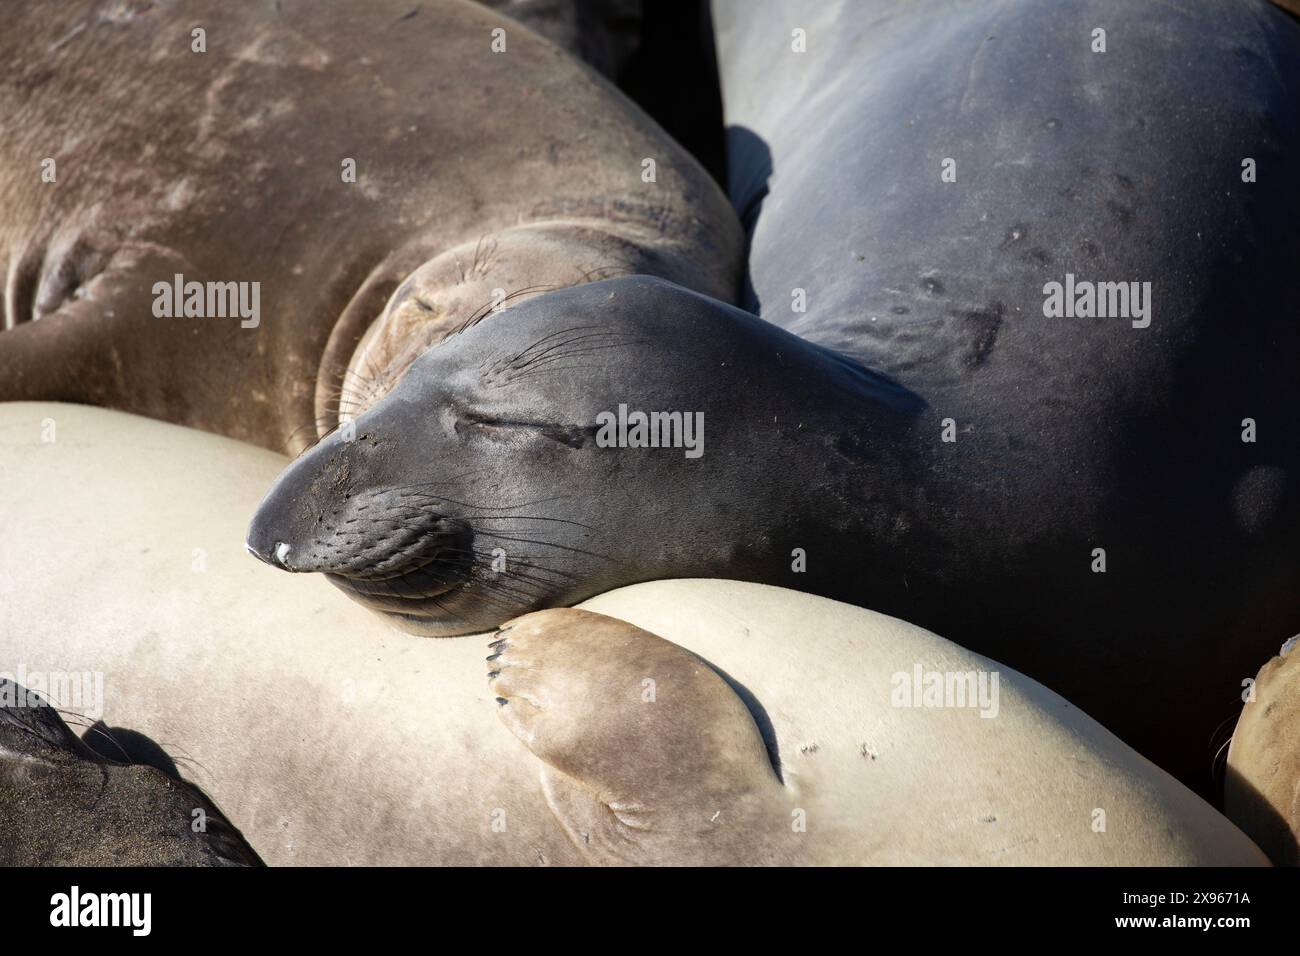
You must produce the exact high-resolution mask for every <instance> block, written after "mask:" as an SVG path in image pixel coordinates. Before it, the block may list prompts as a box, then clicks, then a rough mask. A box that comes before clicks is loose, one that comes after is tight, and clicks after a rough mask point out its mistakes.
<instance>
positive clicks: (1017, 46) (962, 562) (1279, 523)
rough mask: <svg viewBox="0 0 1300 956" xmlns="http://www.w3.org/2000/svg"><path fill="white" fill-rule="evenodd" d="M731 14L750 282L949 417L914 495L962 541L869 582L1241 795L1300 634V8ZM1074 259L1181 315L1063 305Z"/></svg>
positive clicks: (918, 465)
mask: <svg viewBox="0 0 1300 956" xmlns="http://www.w3.org/2000/svg"><path fill="white" fill-rule="evenodd" d="M714 14H715V20H716V24H717V31H718V43H719V61H720V64H721V70H722V81H723V89H724V100H725V110H726V114H727V122H728V126H729V130H728V140H729V146H730V176H731V192H732V198H733V201H734V202H735V204H736V205H737V208H738V209H739V210H740V211H741V212H742V218H743V219H744V220H745V222H746V225H747V227H749V228H750V230H751V242H752V248H751V253H750V257H749V271H750V282H751V288H750V290H749V291H748V292H747V301H746V302H745V303H744V304H745V305H746V306H747V307H749V308H751V309H752V310H754V311H757V312H760V314H761V315H762V316H763V317H764V318H765V319H767V320H769V321H771V322H774V323H777V324H778V325H781V326H783V327H785V328H787V329H789V330H790V331H792V332H794V333H796V334H798V335H800V336H802V337H804V338H806V339H809V340H811V341H813V342H816V343H818V344H820V345H823V346H826V347H829V348H831V349H834V350H836V351H838V352H840V353H841V354H845V355H848V356H851V357H853V358H854V359H857V360H859V361H861V362H863V363H864V364H866V365H867V366H869V367H871V368H872V369H875V370H878V371H880V372H882V373H884V374H885V375H888V376H890V377H892V378H893V379H894V380H896V381H897V382H898V383H899V384H900V385H902V386H903V387H905V388H906V389H908V390H909V391H911V392H913V393H914V394H915V395H916V396H918V398H920V399H922V400H923V401H924V403H925V405H926V409H925V412H924V413H923V414H922V415H920V416H919V417H918V419H917V422H916V426H917V435H918V439H919V440H918V442H917V444H916V445H915V446H914V448H913V453H914V458H913V460H912V461H911V464H910V467H909V469H908V475H907V477H906V479H905V480H906V481H908V483H909V485H910V487H909V488H907V489H899V491H898V494H899V495H900V496H901V497H903V498H905V499H907V501H908V502H909V504H910V508H909V509H908V511H909V512H910V514H909V515H908V517H907V518H906V519H904V518H902V517H900V521H902V520H907V521H910V522H912V523H913V525H914V526H915V528H916V529H920V528H922V527H924V528H925V529H926V530H927V531H928V534H925V535H918V534H915V533H913V534H904V535H903V536H902V538H901V540H900V542H899V546H898V547H897V549H896V551H895V552H894V553H895V555H896V558H897V561H896V564H895V566H894V569H893V573H892V576H891V577H892V579H891V580H889V581H874V582H870V583H869V584H868V585H867V587H866V588H865V589H864V590H863V592H861V593H860V594H859V595H858V596H857V600H858V601H860V602H862V603H865V604H866V605H867V606H869V607H873V608H876V609H879V610H885V611H888V612H889V613H896V614H899V615H900V616H902V617H905V618H907V619H908V620H912V621H916V622H918V623H921V624H924V625H925V626H928V627H932V628H934V629H936V630H938V631H939V632H940V633H943V634H946V635H947V636H949V637H950V638H952V639H953V640H956V641H957V642H959V643H962V644H964V645H966V646H968V647H971V648H974V649H976V650H979V651H980V652H983V653H988V654H991V655H993V656H995V657H998V658H1000V659H1002V660H1005V661H1006V662H1007V663H1009V664H1012V665H1014V666H1016V667H1019V668H1021V669H1023V670H1025V671H1026V672H1028V673H1030V674H1032V675H1034V676H1035V677H1037V678H1039V679H1041V680H1043V681H1045V682H1046V683H1047V684H1048V685H1049V686H1051V687H1052V688H1053V689H1054V690H1056V691H1058V692H1061V693H1063V694H1064V695H1065V696H1066V697H1067V698H1069V699H1070V700H1071V701H1073V702H1074V703H1076V704H1078V705H1080V706H1082V707H1084V708H1085V709H1086V710H1087V711H1088V712H1090V713H1092V714H1094V715H1095V716H1097V717H1099V718H1101V719H1102V720H1103V722H1105V723H1107V724H1108V725H1109V726H1111V727H1112V728H1113V729H1115V730H1116V731H1117V732H1119V733H1120V735H1121V736H1122V737H1123V738H1124V739H1126V740H1127V741H1128V742H1130V743H1132V744H1134V745H1136V746H1137V747H1138V748H1139V749H1140V750H1143V751H1144V752H1146V753H1149V754H1156V755H1159V756H1160V757H1162V758H1163V760H1164V761H1165V763H1166V765H1167V766H1170V767H1171V768H1175V769H1176V770H1177V771H1178V772H1180V773H1181V774H1182V775H1183V776H1184V779H1187V780H1189V781H1191V782H1193V783H1194V784H1195V785H1198V786H1204V785H1206V784H1208V783H1209V769H1210V764H1211V757H1212V753H1213V747H1212V745H1211V740H1210V737H1211V734H1212V731H1213V729H1214V727H1215V725H1216V724H1217V723H1218V722H1219V721H1220V720H1222V719H1223V718H1224V717H1226V716H1227V715H1228V714H1229V713H1230V709H1231V704H1232V701H1233V697H1234V694H1235V692H1236V689H1237V688H1238V687H1239V682H1240V680H1241V679H1243V678H1245V677H1248V676H1250V674H1251V673H1253V671H1254V668H1255V666H1256V665H1257V662H1258V660H1259V659H1260V657H1261V656H1262V654H1263V652H1264V651H1265V650H1266V649H1267V648H1271V647H1276V646H1277V643H1278V642H1279V641H1280V640H1281V639H1283V638H1284V637H1285V636H1287V635H1288V634H1290V633H1293V632H1294V630H1295V629H1296V626H1297V624H1298V623H1300V588H1297V587H1296V584H1297V580H1298V579H1300V535H1298V534H1297V531H1298V530H1300V488H1298V487H1297V477H1298V476H1300V472H1298V471H1297V466H1298V465H1300V324H1297V322H1296V321H1295V320H1294V315H1295V297H1296V290H1297V282H1296V272H1295V269H1296V265H1297V263H1300V180H1297V178H1296V176H1295V164H1296V160H1297V157H1298V156H1300V124H1298V123H1297V118H1298V117H1297V111H1296V105H1295V104H1296V103H1297V102H1300V29H1298V28H1297V26H1296V24H1295V23H1294V22H1293V21H1292V20H1291V19H1290V18H1289V17H1288V16H1287V15H1285V14H1284V13H1282V12H1280V11H1279V10H1277V9H1275V8H1273V7H1271V6H1269V5H1268V4H1266V3H1264V2H1256V0H1252V2H1237V0H1232V2H1227V0H1225V2H1205V3H1195V4H1166V3H1156V2H1150V3H1148V2H1140V3H1135V2H1130V0H1114V2H1112V0H1093V2H1088V3H1079V4H1066V5H1062V4H1058V3H1051V2H1019V0H1017V2H1000V0H994V2H959V0H923V2H913V3H903V2H887V0H874V2H868V3H857V2H851V3H850V2H846V3H820V2H819V3H785V2H781V3H776V2H772V3H761V4H758V5H757V8H756V7H755V5H754V4H752V3H738V2H716V3H715V4H714ZM1099 30H1100V31H1103V32H1102V33H1099V32H1098V31H1099ZM801 43H802V45H803V47H804V49H805V51H806V52H796V50H795V49H794V47H795V46H798V45H800V44H801ZM1103 47H1104V52H1103ZM1247 160H1249V161H1250V163H1249V165H1250V167H1251V168H1252V169H1253V170H1254V171H1255V175H1254V176H1253V177H1248V176H1247V175H1246V165H1247ZM945 173H948V175H946V176H945ZM1247 178H1251V179H1252V180H1253V181H1249V182H1248V181H1245V180H1246V179H1247ZM1067 274H1069V275H1072V276H1074V277H1075V278H1076V279H1077V280H1079V281H1080V282H1081V283H1082V282H1083V281H1085V280H1086V281H1089V282H1093V283H1101V282H1116V283H1119V282H1122V283H1125V284H1128V283H1133V282H1138V283H1150V289H1151V294H1150V302H1149V303H1147V305H1148V306H1149V315H1147V316H1146V317H1145V318H1144V317H1142V316H1140V315H1137V314H1135V313H1133V314H1130V315H1120V316H1117V317H1109V318H1100V317H1091V318H1089V317H1064V316H1062V317H1047V316H1046V315H1045V312H1044V306H1045V300H1046V298H1047V293H1046V291H1045V290H1046V288H1047V287H1048V283H1052V282H1057V283H1061V284H1062V285H1063V286H1065V285H1066V283H1067V282H1068V281H1069V280H1068V279H1067ZM796 289H798V290H801V292H800V293H799V294H800V295H802V296H804V297H806V303H807V304H806V311H804V312H797V311H794V310H792V295H793V294H794V290H796ZM1129 291H1132V290H1131V288H1130V290H1129ZM1130 311H1131V310H1130ZM1148 322H1149V324H1147V323H1148ZM1246 419H1250V420H1251V421H1250V422H1247V421H1245V420H1246ZM945 420H949V424H950V425H951V426H952V427H951V428H950V429H949V433H948V435H947V436H946V437H948V438H950V439H951V438H955V441H948V442H945V441H943V440H942V438H943V437H944V435H943V431H944V423H945ZM1251 433H1253V434H1251ZM1243 436H1245V437H1253V438H1254V441H1243ZM1097 549H1102V550H1104V562H1105V563H1104V568H1105V570H1104V573H1103V572H1102V571H1101V567H1102V564H1101V563H1100V561H1101V559H1102V558H1103V555H1101V554H1100V553H1099V552H1098V550H1097ZM832 559H833V556H831V555H823V556H822V560H832ZM811 560H812V558H811V556H810V561H811ZM1216 742H1217V741H1216Z"/></svg>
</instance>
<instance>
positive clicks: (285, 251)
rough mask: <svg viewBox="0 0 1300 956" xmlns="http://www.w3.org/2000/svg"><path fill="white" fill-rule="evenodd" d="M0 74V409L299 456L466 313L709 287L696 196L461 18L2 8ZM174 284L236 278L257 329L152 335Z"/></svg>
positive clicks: (277, 9)
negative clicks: (121, 416)
mask: <svg viewBox="0 0 1300 956" xmlns="http://www.w3.org/2000/svg"><path fill="white" fill-rule="evenodd" d="M196 29H201V30H202V31H204V33H203V37H202V40H203V44H204V45H205V47H206V52H196V51H195V46H196V44H197V43H198V40H197V39H196V37H195V35H194V33H193V31H195V30H196ZM494 46H495V47H496V49H494ZM498 50H500V52H497V51H498ZM0 63H2V64H3V68H2V69H0V168H2V169H3V170H4V172H3V174H2V175H0V276H3V281H4V297H3V301H4V310H3V313H4V314H3V319H4V322H3V324H4V326H5V327H6V328H7V329H9V331H6V332H5V333H3V335H0V396H3V397H4V398H10V399H12V398H35V397H43V398H52V399H62V400H67V401H79V402H90V403H95V404H103V405H108V406H111V407H116V408H121V409H125V410H128V411H134V412H138V413H141V414H146V415H150V416H152V417H157V418H161V419H165V420H168V421H173V422H178V423H181V424H186V425H192V426H195V427H200V428H205V429H209V430H212V431H217V432H221V433H224V434H227V435H230V436H233V437H237V438H242V439H245V440H249V441H253V442H256V443H258V444H261V445H265V446H269V447H275V448H284V447H286V446H288V447H290V448H292V449H298V448H301V447H302V446H303V445H304V444H305V443H307V442H308V441H310V440H311V439H313V438H314V437H315V436H316V434H317V432H318V431H324V430H325V429H327V428H328V427H329V426H330V425H332V424H335V423H337V419H338V417H339V413H340V410H342V412H343V413H344V414H345V415H346V414H348V413H349V412H355V411H356V410H358V409H359V408H360V407H363V406H364V405H365V404H366V403H367V402H368V401H370V400H373V398H374V397H375V396H376V395H378V394H382V393H383V392H384V391H386V389H387V388H388V387H389V386H390V385H391V382H392V380H393V379H395V378H396V376H397V375H398V374H400V372H401V370H402V369H403V368H404V367H405V366H404V365H403V364H402V363H403V362H409V361H410V360H411V358H412V357H413V355H414V354H418V351H419V350H420V349H421V348H423V347H424V346H425V345H427V343H428V342H430V341H436V339H437V338H438V337H439V336H440V335H441V334H443V333H445V332H446V331H447V330H448V329H450V328H455V327H458V326H459V325H461V324H462V323H464V322H466V321H468V320H471V319H472V318H474V317H475V316H476V315H477V314H479V313H480V312H481V311H483V310H484V308H485V307H491V306H494V305H497V304H501V303H502V302H503V301H517V300H518V298H519V297H522V295H525V294H536V293H539V292H541V291H545V290H547V289H552V288H557V287H563V286H566V285H571V284H574V283H578V282H583V281H587V280H589V279H591V278H598V277H601V276H603V275H609V274H614V273H624V272H649V273H653V274H658V275H662V276H664V277H667V278H671V279H673V280H674V281H677V282H681V283H683V284H685V285H687V286H690V287H693V288H697V289H699V290H701V291H704V292H707V293H709V294H711V295H715V296H719V297H722V298H729V297H730V296H731V294H732V290H733V288H734V287H735V283H736V280H737V269H738V264H739V254H740V232H739V229H738V227H737V226H736V224H735V222H734V215H733V213H732V212H731V211H730V209H729V208H727V204H726V200H725V197H723V196H722V194H721V192H720V191H719V190H718V189H717V188H716V187H715V186H714V184H713V183H712V181H711V180H710V179H709V178H708V177H707V175H706V174H705V173H704V172H703V171H702V170H701V169H700V168H699V167H698V166H697V165H696V164H695V163H694V162H693V161H692V160H691V159H689V157H687V156H686V155H685V154H684V153H683V152H682V151H681V150H680V149H678V148H677V147H676V146H674V145H673V144H672V142H671V141H670V140H669V139H668V138H667V137H666V136H665V135H664V134H663V133H662V132H661V131H660V130H659V129H658V128H657V127H656V126H655V125H654V124H653V123H652V122H651V121H649V120H647V119H646V118H645V117H644V116H643V115H641V114H640V113H639V112H638V111H637V110H636V108H635V107H633V106H632V105H631V104H630V103H628V102H627V101H626V100H625V99H624V98H623V97H622V96H621V95H620V94H618V93H617V92H616V91H614V90H613V89H612V88H611V87H610V86H609V85H608V84H607V83H606V82H605V81H603V80H601V79H600V78H599V77H597V76H596V75H595V74H593V73H592V72H591V71H590V70H589V69H587V68H586V67H583V66H581V65H580V64H578V63H576V62H575V61H573V60H572V59H570V58H569V57H568V56H567V55H565V54H564V53H563V52H562V51H561V50H559V49H557V48H556V47H554V46H552V45H551V44H549V43H548V42H546V41H544V40H542V39H540V38H539V37H537V36H536V35H534V34H532V33H530V32H529V31H528V30H527V29H525V28H523V27H521V26H518V25H517V24H515V23H513V22H512V21H509V20H506V19H504V18H501V17H499V16H497V15H495V14H493V13H492V12H491V11H488V10H485V9H483V8H481V7H478V6H475V5H472V4H469V3H462V2H457V0H439V2H435V3H423V4H419V5H414V4H410V3H405V2H394V0H380V2H367V3H359V2H358V3H306V2H295V0H287V2H275V3H271V2H265V3H247V4H245V3H241V4H212V3H199V2H190V0H182V2H176V3H167V4H155V3H146V2H136V0H115V2H105V0H99V2H92V0H73V2H68V3H60V4H55V5H50V4H45V3H38V2H20V3H13V4H9V5H8V6H7V7H6V10H5V30H4V33H3V36H2V37H0ZM46 159H52V160H53V161H54V165H53V166H52V167H50V166H48V164H44V163H43V161H44V160H46ZM648 160H653V163H654V165H653V176H648V175H647V169H648V168H649V167H647V165H646V161H648ZM348 161H354V162H355V182H350V181H345V177H347V176H348V174H349V169H348ZM47 169H48V170H51V171H52V178H53V181H52V182H49V181H43V173H46V171H47ZM647 180H652V181H647ZM417 269H419V270H421V277H420V280H419V281H417V282H415V283H413V284H411V285H409V286H408V287H406V288H405V289H404V292H405V293H407V294H405V295H399V296H397V297H396V298H395V300H394V301H393V302H392V303H391V305H392V308H391V309H389V311H388V312H387V313H385V311H384V306H385V302H387V301H388V300H389V299H390V297H393V293H394V291H395V290H397V288H398V286H399V284H400V283H402V282H403V280H406V279H407V278H408V277H409V276H411V274H412V272H414V271H415V270H417ZM176 275H181V276H183V277H184V281H185V282H187V283H188V282H199V283H203V284H204V285H205V286H206V284H207V283H222V284H225V283H245V284H247V285H245V286H244V287H243V288H244V289H245V290H250V289H251V288H252V286H251V284H252V283H259V284H260V285H259V287H258V289H259V292H258V294H259V299H260V314H259V315H258V316H257V318H256V319H251V320H250V319H248V318H244V317H241V316H239V315H235V316H229V317H225V318H218V317H207V316H205V317H202V318H196V317H188V318H186V317H181V318H160V317H158V316H157V315H156V314H155V313H156V311H165V310H159V309H158V305H157V303H158V291H157V289H158V288H159V286H158V284H159V283H160V282H161V283H164V284H167V283H174V281H175V279H174V277H175V276H176ZM232 289H233V287H232ZM503 296H504V297H505V298H504V299H503ZM399 300H400V301H399ZM174 308H176V309H179V308H180V304H179V303H175V304H174ZM381 313H384V315H383V319H382V322H381V323H380V325H382V328H381V329H379V330H375V329H374V328H372V326H374V325H375V323H376V320H377V319H379V318H380V315H381ZM34 319H39V321H31V320H34ZM367 332H370V333H371V334H370V337H369V340H368V342H367V345H366V350H365V357H364V361H362V360H360V359H358V356H357V355H355V354H354V352H355V351H356V348H357V345H358V343H359V342H360V341H361V339H362V337H363V336H364V335H366V333H367Z"/></svg>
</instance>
